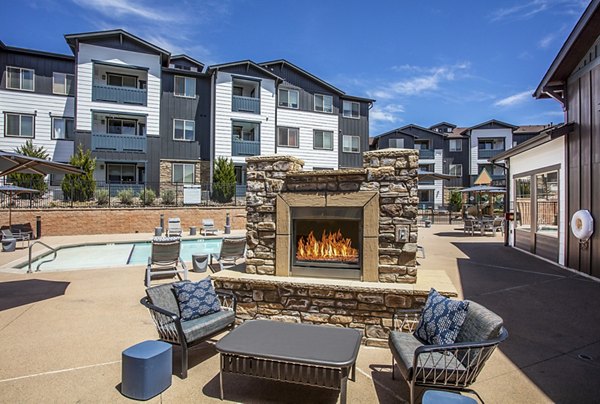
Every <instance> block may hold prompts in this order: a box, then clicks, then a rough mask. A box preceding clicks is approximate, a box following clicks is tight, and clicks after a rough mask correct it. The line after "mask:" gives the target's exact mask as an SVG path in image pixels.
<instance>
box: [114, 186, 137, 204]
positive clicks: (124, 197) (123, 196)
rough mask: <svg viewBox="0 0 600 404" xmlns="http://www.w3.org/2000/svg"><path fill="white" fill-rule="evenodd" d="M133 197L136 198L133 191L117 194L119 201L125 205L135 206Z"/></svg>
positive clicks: (123, 191) (122, 191) (126, 190)
mask: <svg viewBox="0 0 600 404" xmlns="http://www.w3.org/2000/svg"><path fill="white" fill-rule="evenodd" d="M133 196H134V193H133V190H132V189H122V190H120V191H119V193H118V194H117V198H118V199H119V202H121V203H122V204H123V205H132V204H133Z"/></svg>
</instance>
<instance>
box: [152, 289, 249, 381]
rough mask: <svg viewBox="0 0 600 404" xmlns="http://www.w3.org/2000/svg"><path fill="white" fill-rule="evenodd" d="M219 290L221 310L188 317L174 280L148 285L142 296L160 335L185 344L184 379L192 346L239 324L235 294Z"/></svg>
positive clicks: (164, 339) (183, 354) (167, 339)
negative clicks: (182, 316) (176, 294)
mask: <svg viewBox="0 0 600 404" xmlns="http://www.w3.org/2000/svg"><path fill="white" fill-rule="evenodd" d="M216 293H217V296H218V298H219V301H220V303H221V311H219V312H217V313H212V314H208V315H205V316H202V317H199V318H195V319H193V320H187V321H183V320H182V319H181V312H180V310H179V305H178V303H177V297H176V296H175V292H174V291H173V284H164V285H159V286H154V287H152V288H148V289H146V297H144V298H142V299H141V300H140V303H141V304H143V305H144V306H145V307H146V308H147V309H148V310H150V314H151V316H152V320H153V321H154V325H155V326H156V331H157V332H158V336H159V337H160V339H161V340H163V341H165V342H168V343H170V344H173V345H179V346H180V347H181V378H182V379H185V378H187V371H188V350H189V348H190V347H192V346H194V345H197V344H199V343H201V342H203V341H206V340H207V339H209V338H210V337H212V336H214V335H216V334H219V333H221V332H223V331H224V330H226V329H230V328H233V326H234V325H235V309H236V305H237V300H236V297H235V295H234V294H233V293H230V292H226V291H218V290H217V291H216Z"/></svg>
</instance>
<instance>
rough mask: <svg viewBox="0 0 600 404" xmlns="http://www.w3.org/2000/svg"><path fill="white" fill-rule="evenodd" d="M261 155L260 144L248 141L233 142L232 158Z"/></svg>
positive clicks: (236, 140) (233, 140)
mask: <svg viewBox="0 0 600 404" xmlns="http://www.w3.org/2000/svg"><path fill="white" fill-rule="evenodd" d="M259 154H260V142H259V141H248V140H238V139H232V140H231V155H232V156H258V155H259Z"/></svg>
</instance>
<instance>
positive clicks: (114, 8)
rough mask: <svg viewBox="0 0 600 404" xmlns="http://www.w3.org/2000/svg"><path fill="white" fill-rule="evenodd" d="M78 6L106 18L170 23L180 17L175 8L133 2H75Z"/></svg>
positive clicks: (75, 0) (128, 0) (86, 0)
mask: <svg viewBox="0 0 600 404" xmlns="http://www.w3.org/2000/svg"><path fill="white" fill-rule="evenodd" d="M73 1H74V2H75V3H76V4H78V5H80V6H82V7H86V8H89V9H93V10H95V11H97V12H99V13H101V14H103V15H104V16H106V17H110V18H113V19H114V18H121V17H136V18H142V19H145V20H149V21H158V22H168V21H174V20H176V19H178V18H179V16H178V15H177V14H176V13H174V12H173V8H162V9H159V8H152V6H150V5H149V4H142V2H139V1H137V0H136V1H132V0H73Z"/></svg>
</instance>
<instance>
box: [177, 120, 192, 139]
mask: <svg viewBox="0 0 600 404" xmlns="http://www.w3.org/2000/svg"><path fill="white" fill-rule="evenodd" d="M175 121H182V122H183V139H178V138H176V137H175ZM189 122H191V123H192V126H193V128H194V130H193V132H192V139H186V138H185V131H186V129H185V125H186V124H187V123H189ZM173 140H175V141H178V142H193V141H194V140H196V121H193V120H190V119H179V118H173Z"/></svg>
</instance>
